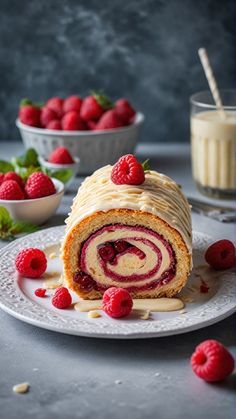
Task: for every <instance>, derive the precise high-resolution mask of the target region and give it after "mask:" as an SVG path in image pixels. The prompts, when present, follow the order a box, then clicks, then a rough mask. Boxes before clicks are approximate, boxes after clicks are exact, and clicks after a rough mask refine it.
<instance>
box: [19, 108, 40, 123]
mask: <svg viewBox="0 0 236 419" xmlns="http://www.w3.org/2000/svg"><path fill="white" fill-rule="evenodd" d="M40 114H41V110H40V109H39V108H37V107H36V106H33V105H26V106H22V107H21V108H20V111H19V119H20V121H21V122H22V123H23V124H26V125H30V126H32V127H40Z"/></svg>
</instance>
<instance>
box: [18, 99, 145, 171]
mask: <svg viewBox="0 0 236 419" xmlns="http://www.w3.org/2000/svg"><path fill="white" fill-rule="evenodd" d="M143 122H144V115H143V114H142V113H141V112H136V111H135V110H134V108H133V107H132V105H131V104H130V103H129V102H128V100H127V99H119V100H117V101H116V102H115V103H112V102H111V101H110V100H109V99H108V98H107V97H106V96H105V95H103V94H97V93H94V94H92V95H90V96H87V97H85V98H84V99H81V98H80V97H79V96H76V95H73V96H70V97H68V98H66V99H61V98H59V97H53V98H51V99H49V100H48V101H47V102H46V104H45V105H44V106H42V107H40V106H38V105H36V104H34V103H33V102H31V101H29V100H23V101H22V103H21V106H20V110H19V117H18V119H17V120H16V125H17V127H18V128H19V130H20V133H21V137H22V139H23V142H24V145H25V147H26V148H34V149H35V150H36V151H37V152H38V153H39V155H41V156H42V157H43V158H45V157H46V156H48V155H49V154H50V153H51V152H52V151H53V150H54V149H55V148H57V147H61V146H62V147H66V148H67V149H68V150H69V152H70V153H71V155H72V156H76V157H79V158H80V167H79V173H81V174H82V173H83V174H88V173H91V172H92V171H94V170H96V169H97V168H99V167H101V166H104V165H106V164H114V163H115V162H116V161H117V160H118V158H119V157H120V156H122V155H124V154H129V153H133V151H134V148H135V146H136V144H137V141H138V138H139V134H140V130H141V127H142V125H143Z"/></svg>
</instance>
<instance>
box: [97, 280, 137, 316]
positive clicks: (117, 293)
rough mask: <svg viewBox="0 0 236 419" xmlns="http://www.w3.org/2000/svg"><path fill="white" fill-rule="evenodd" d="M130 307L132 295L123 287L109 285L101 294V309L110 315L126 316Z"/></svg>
mask: <svg viewBox="0 0 236 419" xmlns="http://www.w3.org/2000/svg"><path fill="white" fill-rule="evenodd" d="M132 307H133V300H132V297H131V295H130V294H129V292H128V291H127V290H125V289H124V288H116V287H111V288H108V290H106V291H105V292H104V294H103V299H102V309H103V310H104V311H105V313H107V314H108V316H110V317H114V318H120V317H125V316H128V314H130V312H131V310H132Z"/></svg>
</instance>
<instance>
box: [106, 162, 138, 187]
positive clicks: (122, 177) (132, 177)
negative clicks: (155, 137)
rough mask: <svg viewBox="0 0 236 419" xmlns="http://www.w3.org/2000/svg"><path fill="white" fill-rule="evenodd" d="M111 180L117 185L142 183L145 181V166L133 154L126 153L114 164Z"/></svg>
mask: <svg viewBox="0 0 236 419" xmlns="http://www.w3.org/2000/svg"><path fill="white" fill-rule="evenodd" d="M111 180H112V182H113V183H115V184H116V185H141V184H142V183H143V182H144V181H145V174H144V170H143V167H142V165H141V164H140V163H139V162H138V161H137V160H136V158H135V156H133V154H126V155H125V156H122V157H121V158H120V159H119V160H118V162H117V163H116V164H115V165H114V166H113V168H112V172H111Z"/></svg>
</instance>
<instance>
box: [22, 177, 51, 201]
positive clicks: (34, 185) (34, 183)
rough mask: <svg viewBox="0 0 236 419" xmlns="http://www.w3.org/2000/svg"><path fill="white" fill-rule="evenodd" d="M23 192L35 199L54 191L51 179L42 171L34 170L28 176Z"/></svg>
mask: <svg viewBox="0 0 236 419" xmlns="http://www.w3.org/2000/svg"><path fill="white" fill-rule="evenodd" d="M25 192H26V195H27V198H29V199H36V198H42V197H44V196H48V195H53V194H54V193H55V192H56V189H55V186H54V183H53V181H52V179H51V178H50V177H49V176H47V175H45V173H42V172H35V173H32V175H30V176H29V178H28V180H27V182H26V185H25Z"/></svg>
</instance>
